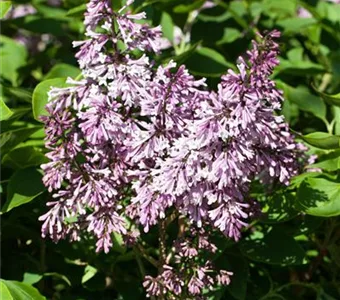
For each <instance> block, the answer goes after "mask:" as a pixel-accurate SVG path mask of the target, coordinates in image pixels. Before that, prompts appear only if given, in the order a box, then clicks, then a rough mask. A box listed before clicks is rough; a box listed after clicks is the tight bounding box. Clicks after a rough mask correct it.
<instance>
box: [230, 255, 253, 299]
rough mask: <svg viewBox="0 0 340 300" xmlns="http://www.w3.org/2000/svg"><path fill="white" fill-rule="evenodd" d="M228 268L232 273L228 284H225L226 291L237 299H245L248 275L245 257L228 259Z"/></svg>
mask: <svg viewBox="0 0 340 300" xmlns="http://www.w3.org/2000/svg"><path fill="white" fill-rule="evenodd" d="M229 264H230V266H231V267H230V269H229V270H232V271H233V273H234V275H233V276H232V281H231V283H230V285H228V286H227V290H228V292H229V293H230V294H231V295H232V296H233V297H234V298H235V299H237V300H244V299H246V295H247V285H248V282H247V281H248V277H249V267H248V261H247V260H246V259H244V258H243V257H242V258H237V259H232V258H231V259H229Z"/></svg>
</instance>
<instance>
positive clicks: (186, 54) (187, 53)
mask: <svg viewBox="0 0 340 300" xmlns="http://www.w3.org/2000/svg"><path fill="white" fill-rule="evenodd" d="M199 45H200V43H199V42H198V43H195V44H193V45H191V46H190V48H189V49H188V50H187V51H185V52H183V53H181V54H180V55H176V56H174V57H171V58H169V59H168V60H167V61H170V60H174V61H176V62H177V63H179V64H182V63H183V62H185V61H186V60H188V59H189V58H190V57H191V56H192V55H193V54H194V53H195V51H196V49H197V47H198V46H199Z"/></svg>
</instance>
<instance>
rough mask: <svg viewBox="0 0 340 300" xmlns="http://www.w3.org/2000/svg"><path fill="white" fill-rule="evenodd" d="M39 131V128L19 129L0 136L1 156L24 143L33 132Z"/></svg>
mask: <svg viewBox="0 0 340 300" xmlns="http://www.w3.org/2000/svg"><path fill="white" fill-rule="evenodd" d="M39 129H41V127H40V126H35V127H29V128H19V129H15V130H11V131H6V132H3V133H1V134H0V150H1V154H2V155H5V154H6V153H7V152H8V151H9V150H11V149H13V148H14V147H15V146H17V145H18V144H20V143H21V142H23V141H25V140H26V139H27V138H28V137H29V136H31V135H32V134H33V133H34V132H36V131H38V130H39Z"/></svg>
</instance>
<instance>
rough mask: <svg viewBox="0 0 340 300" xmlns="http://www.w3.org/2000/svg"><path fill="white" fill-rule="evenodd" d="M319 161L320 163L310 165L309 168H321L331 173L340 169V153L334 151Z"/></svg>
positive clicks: (321, 157) (320, 157)
mask: <svg viewBox="0 0 340 300" xmlns="http://www.w3.org/2000/svg"><path fill="white" fill-rule="evenodd" d="M319 160H320V161H319V162H317V163H315V164H312V165H309V166H308V168H320V169H322V170H325V171H329V172H334V171H337V170H339V169H340V151H332V152H330V153H327V154H326V155H322V156H319Z"/></svg>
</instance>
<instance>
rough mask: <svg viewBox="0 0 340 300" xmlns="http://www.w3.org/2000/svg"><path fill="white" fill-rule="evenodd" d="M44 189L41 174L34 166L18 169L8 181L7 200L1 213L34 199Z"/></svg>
mask: <svg viewBox="0 0 340 300" xmlns="http://www.w3.org/2000/svg"><path fill="white" fill-rule="evenodd" d="M44 190H45V187H44V185H43V184H42V175H41V174H40V173H39V172H38V171H37V170H36V169H35V168H28V169H22V170H18V171H17V172H15V173H14V174H13V176H12V177H11V178H10V180H9V183H8V190H7V201H6V203H5V205H4V207H3V208H2V210H1V211H2V213H5V212H9V211H10V210H11V209H13V208H15V207H18V206H21V205H23V204H26V203H28V202H31V201H32V200H34V199H35V198H36V197H37V196H39V195H40V194H41V193H43V192H44Z"/></svg>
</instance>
